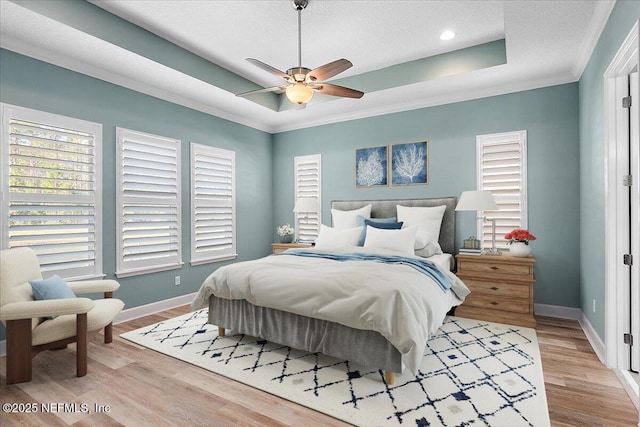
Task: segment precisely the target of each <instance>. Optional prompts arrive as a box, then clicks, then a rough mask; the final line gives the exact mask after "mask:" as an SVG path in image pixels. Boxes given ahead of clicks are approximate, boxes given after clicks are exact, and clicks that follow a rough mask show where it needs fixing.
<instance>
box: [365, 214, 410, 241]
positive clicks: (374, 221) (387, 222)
mask: <svg viewBox="0 0 640 427" xmlns="http://www.w3.org/2000/svg"><path fill="white" fill-rule="evenodd" d="M356 224H357V226H358V227H362V234H360V240H359V241H358V246H363V245H364V241H365V239H366V238H367V225H370V226H372V227H374V228H383V229H386V230H399V229H401V228H402V222H396V219H395V217H393V218H365V217H362V216H357V217H356ZM398 224H400V225H399V226H398Z"/></svg>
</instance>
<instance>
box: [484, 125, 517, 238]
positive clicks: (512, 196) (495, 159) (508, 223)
mask: <svg viewBox="0 0 640 427" xmlns="http://www.w3.org/2000/svg"><path fill="white" fill-rule="evenodd" d="M476 156H477V162H478V164H477V170H478V190H488V191H491V193H492V194H493V196H494V197H495V199H496V204H497V205H498V209H499V210H497V211H485V212H484V215H485V216H486V217H488V218H495V219H496V246H497V247H498V248H503V249H505V248H507V242H506V240H504V235H505V234H507V233H508V232H509V231H511V230H513V229H514V228H527V131H524V130H523V131H518V132H506V133H498V134H492V135H479V136H477V137H476ZM478 235H479V236H482V243H483V246H484V247H485V248H488V247H491V222H490V221H482V220H479V221H478Z"/></svg>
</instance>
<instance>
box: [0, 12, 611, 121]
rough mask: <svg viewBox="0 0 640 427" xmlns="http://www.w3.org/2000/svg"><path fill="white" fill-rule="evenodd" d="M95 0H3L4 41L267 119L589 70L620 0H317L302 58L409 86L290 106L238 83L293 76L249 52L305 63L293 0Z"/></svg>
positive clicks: (126, 81) (502, 87)
mask: <svg viewBox="0 0 640 427" xmlns="http://www.w3.org/2000/svg"><path fill="white" fill-rule="evenodd" d="M91 3H92V4H93V5H95V6H98V7H99V8H96V7H94V6H92V5H91V4H79V2H77V1H75V2H69V1H67V2H62V1H58V2H24V1H19V0H13V1H8V0H0V24H1V27H2V29H1V30H0V46H2V47H3V48H6V49H10V50H13V51H16V52H19V53H22V54H25V55H28V56H32V57H35V58H38V59H41V60H44V61H47V62H51V63H54V64H56V65H60V66H63V67H66V68H69V69H72V70H75V71H79V72H82V73H85V74H88V75H92V76H94V77H97V78H101V79H104V80H107V81H110V82H113V83H116V84H120V85H122V86H125V87H129V88H131V89H134V90H138V91H141V92H144V93H148V94H150V95H153V96H157V97H159V98H162V99H167V100H169V101H172V102H176V103H178V104H181V105H185V106H188V107H190V108H194V109H197V110H200V111H204V112H207V113H210V114H215V115H218V116H221V117H224V118H227V119H230V120H233V121H236V122H239V123H243V124H246V125H249V126H253V127H255V128H258V129H262V130H265V131H268V132H280V131H285V130H289V129H296V128H301V127H307V126H313V125H317V124H323V123H330V122H335V121H341V120H348V119H352V118H359V117H367V116H372V115H378V114H384V113H387V112H394V111H403V110H407V109H413V108H420V107H425V106H431V105H438V104H443V103H449V102H456V101H462V100H467V99H474V98H479V97H484V96H491V95H496V94H502V93H508V92H513V91H518V90H526V89H532V88H537V87H543V86H548V85H554V84H561V83H566V82H572V81H576V80H578V79H579V77H580V74H581V73H582V70H583V69H584V66H585V65H586V61H587V60H588V58H589V55H590V54H591V51H592V49H593V47H594V45H595V42H596V41H597V38H598V36H599V34H600V32H601V31H602V28H603V26H604V24H605V22H606V19H607V18H608V16H609V13H610V12H611V9H612V8H613V5H614V2H611V1H579V0H569V1H561V0H555V1H541V0H538V1H453V0H452V1H398V0H394V1H367V2H365V1H347V0H338V1H330V0H311V1H310V3H309V6H308V7H307V8H306V9H305V10H304V11H303V12H302V65H303V66H306V67H308V68H315V67H318V66H320V65H322V64H325V63H327V62H330V61H333V60H335V59H339V58H347V59H349V60H350V61H351V62H352V63H353V64H354V66H353V67H352V68H351V69H349V70H348V71H346V72H344V73H342V74H340V75H339V76H336V78H338V79H342V78H347V79H345V81H348V82H349V86H350V87H353V88H355V89H358V82H361V84H362V85H363V86H364V85H365V82H367V81H369V82H370V81H371V80H372V79H375V78H380V77H379V76H384V78H385V79H387V80H389V73H380V72H378V73H377V74H376V70H381V69H383V70H387V69H388V70H390V72H391V71H392V72H393V73H397V74H396V75H397V76H398V77H397V78H393V77H392V78H391V80H392V81H393V85H395V84H400V85H399V86H393V85H392V84H388V81H387V82H386V83H387V84H386V85H379V86H380V87H385V88H383V89H380V90H375V91H370V92H367V93H366V94H365V96H364V97H363V98H362V99H360V100H353V99H339V98H331V99H330V101H329V102H313V101H312V103H310V104H309V106H308V107H307V108H306V109H304V110H291V109H281V108H279V107H278V105H277V103H278V102H280V101H278V100H276V101H274V100H273V99H266V101H265V102H263V103H262V104H261V103H260V101H259V100H249V99H243V98H238V97H235V96H234V94H235V93H237V92H240V91H242V90H238V88H240V87H243V88H244V89H245V90H251V89H252V88H258V87H260V86H272V85H276V84H279V83H280V81H279V80H278V78H276V77H273V76H271V75H269V74H268V73H266V72H265V71H263V70H260V69H258V68H257V67H255V66H253V65H251V64H249V63H247V62H246V61H245V58H247V57H253V58H257V59H259V60H261V61H263V62H266V63H268V64H270V65H272V66H274V67H276V68H278V69H281V70H283V71H284V70H286V69H287V68H290V67H293V66H297V65H298V63H297V62H298V58H297V56H298V51H297V15H296V12H295V10H294V9H293V7H292V5H291V2H290V1H288V0H277V1H240V0H234V1H202V0H199V1H189V0H182V1H172V0H163V1H146V0H109V1H99V0H96V1H91ZM105 11H106V12H109V13H110V14H113V15H116V16H118V17H120V18H122V19H124V20H126V21H129V22H131V23H133V24H135V25H137V26H139V27H141V28H143V29H145V30H147V31H149V32H151V33H153V34H155V35H156V36H158V37H160V38H162V39H165V40H168V41H170V42H172V43H173V44H175V45H177V46H180V47H181V48H183V49H185V50H186V51H188V52H189V53H187V52H184V53H185V54H187V55H189V56H185V55H182V54H180V52H178V51H180V49H175V46H170V45H166V43H165V45H166V46H165V47H164V48H163V46H162V43H163V42H162V40H159V39H157V38H156V39H157V40H155V41H154V40H152V39H149V40H148V37H144V36H145V34H144V33H145V32H141V31H140V29H139V28H137V29H136V27H132V26H130V25H128V24H127V23H126V22H122V21H121V20H120V19H117V18H115V17H113V16H111V15H109V14H106V13H105ZM132 28H133V29H135V30H137V31H138V32H137V33H136V31H135V30H132ZM447 29H450V30H453V31H455V32H456V34H457V35H456V37H455V38H454V39H453V40H450V41H446V42H445V41H442V40H440V39H439V35H440V33H441V32H442V31H444V30H447ZM147 36H150V37H153V36H152V35H149V34H148V33H147ZM500 39H504V40H505V45H506V64H502V65H495V66H490V67H488V68H482V67H480V68H478V69H474V70H473V71H468V70H466V69H462V71H464V72H460V73H457V74H456V73H453V74H452V75H448V76H446V77H434V76H433V73H428V72H424V76H423V75H422V74H421V73H420V72H418V74H421V75H420V76H417V77H416V78H415V79H414V80H416V81H415V82H412V83H410V84H407V83H406V82H405V83H403V79H402V78H401V74H402V70H403V67H400V66H397V64H403V63H406V62H408V61H415V60H419V59H421V58H427V57H433V56H434V55H440V56H441V57H444V56H446V55H448V52H451V51H457V50H460V49H464V48H468V47H471V46H476V45H481V44H484V43H487V42H492V41H496V40H500ZM143 41H144V42H143ZM147 41H148V43H147ZM172 47H173V49H171V48H172ZM436 58H437V57H436ZM203 59H204V61H203ZM214 64H215V65H214ZM429 64H435V63H429ZM216 65H217V66H219V67H216ZM394 66H395V67H394ZM434 66H435V65H434ZM389 67H392V68H389ZM413 73H414V74H415V73H416V72H415V71H413ZM445 74H446V73H445ZM445 74H443V75H445ZM450 74H451V73H450ZM391 75H393V74H391ZM245 79H246V80H245ZM405 80H406V79H405ZM396 82H397V83H396ZM390 86H393V87H390ZM267 95H269V96H272V95H273V94H267ZM273 96H275V95H273ZM254 101H255V102H254ZM285 102H286V101H285ZM269 103H271V104H272V105H271V107H265V106H264V105H265V104H269ZM278 109H281V111H278Z"/></svg>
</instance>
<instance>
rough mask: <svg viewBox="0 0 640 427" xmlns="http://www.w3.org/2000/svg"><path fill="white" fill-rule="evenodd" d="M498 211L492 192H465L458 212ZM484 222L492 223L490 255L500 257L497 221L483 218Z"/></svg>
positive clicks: (457, 208)
mask: <svg viewBox="0 0 640 427" xmlns="http://www.w3.org/2000/svg"><path fill="white" fill-rule="evenodd" d="M495 210H498V205H496V199H495V198H494V197H493V194H491V192H490V191H463V192H462V195H461V196H460V200H458V206H456V211H495ZM482 219H483V220H484V221H491V249H490V250H489V254H491V255H500V251H498V249H497V248H496V220H495V219H494V218H487V217H486V216H483V217H482Z"/></svg>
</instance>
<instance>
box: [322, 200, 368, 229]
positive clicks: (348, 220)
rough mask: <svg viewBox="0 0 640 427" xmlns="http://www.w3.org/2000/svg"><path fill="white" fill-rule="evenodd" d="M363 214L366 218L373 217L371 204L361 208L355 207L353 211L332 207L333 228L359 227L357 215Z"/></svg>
mask: <svg viewBox="0 0 640 427" xmlns="http://www.w3.org/2000/svg"><path fill="white" fill-rule="evenodd" d="M358 215H359V216H362V217H364V218H371V205H370V204H369V205H367V206H364V207H362V208H360V209H354V210H352V211H341V210H338V209H331V220H332V223H333V228H338V229H343V228H353V227H357V226H358V224H356V217H357V216H358Z"/></svg>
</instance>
